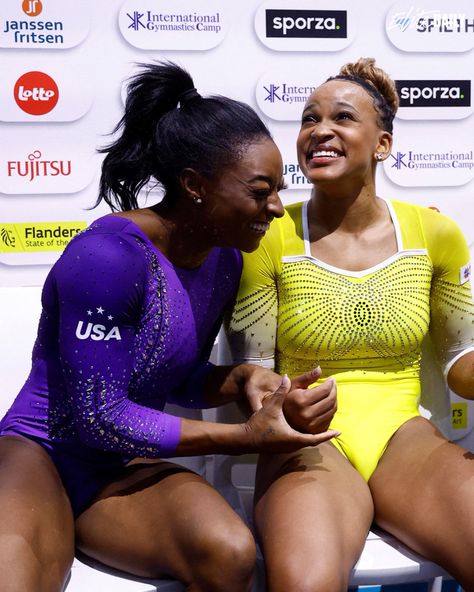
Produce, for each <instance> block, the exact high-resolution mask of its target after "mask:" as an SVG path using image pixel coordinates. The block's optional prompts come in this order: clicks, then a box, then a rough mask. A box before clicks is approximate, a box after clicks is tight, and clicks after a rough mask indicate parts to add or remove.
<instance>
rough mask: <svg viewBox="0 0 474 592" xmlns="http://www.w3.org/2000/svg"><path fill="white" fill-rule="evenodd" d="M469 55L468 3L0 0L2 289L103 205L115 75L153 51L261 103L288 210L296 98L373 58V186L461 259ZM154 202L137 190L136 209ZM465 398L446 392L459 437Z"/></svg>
mask: <svg viewBox="0 0 474 592" xmlns="http://www.w3.org/2000/svg"><path fill="white" fill-rule="evenodd" d="M473 49H474V3H472V0H449V2H448V0H430V1H429V2H426V1H424V0H399V1H397V2H392V1H389V0H361V1H360V2H357V3H354V2H349V0H265V1H260V0H239V1H238V2H229V0H108V1H107V2H94V1H93V0H2V1H1V2H0V66H1V72H2V84H1V85H0V133H1V138H2V141H1V142H0V285H3V286H21V285H40V284H42V283H43V281H44V279H45V277H46V274H47V272H48V271H49V269H50V267H51V265H52V264H53V263H54V261H56V259H57V258H58V256H59V255H60V253H61V250H62V249H63V248H64V246H65V245H66V244H67V242H68V241H69V240H70V239H71V238H72V237H73V236H74V235H75V234H76V233H77V232H80V231H81V230H82V229H83V228H84V227H85V226H86V225H87V224H88V223H90V222H91V221H92V220H93V219H94V218H96V217H98V216H100V215H103V214H104V213H106V212H107V211H108V210H107V209H106V208H105V207H98V208H95V209H91V206H93V204H94V202H95V200H96V196H97V186H98V179H99V173H100V163H101V158H102V157H101V156H100V155H99V154H98V153H97V151H96V149H97V148H98V147H100V146H103V145H105V144H107V143H108V141H109V139H110V137H109V136H108V134H110V132H111V131H112V129H113V127H114V125H115V124H116V123H117V121H118V120H119V118H120V116H121V114H122V109H123V97H124V88H125V86H124V85H125V80H126V79H127V77H129V76H130V75H131V74H133V73H134V72H136V69H137V64H139V63H141V62H149V61H151V60H158V59H166V60H172V61H175V62H177V63H179V64H180V65H182V66H184V67H186V68H188V69H189V71H190V72H191V74H192V75H193V77H194V79H195V82H196V86H197V88H198V90H199V92H200V93H201V94H226V95H230V96H232V97H234V98H236V99H239V100H242V101H246V102H248V103H250V104H251V105H252V106H254V107H255V108H256V109H257V110H258V111H259V113H260V114H261V116H262V118H263V119H264V120H265V121H266V123H267V124H268V125H269V127H270V129H271V130H272V132H273V134H274V137H275V140H276V142H277V143H278V145H279V146H280V148H281V151H282V154H283V158H284V166H285V178H286V182H287V185H288V189H287V190H285V191H283V192H282V198H283V201H284V203H287V204H288V203H291V202H295V201H299V200H302V199H306V198H307V197H308V196H309V191H310V186H309V184H308V182H307V181H306V179H305V178H304V176H303V175H302V173H301V171H300V169H299V166H298V163H297V160H296V154H295V140H296V135H297V131H298V125H299V124H298V122H299V118H300V113H301V111H302V107H303V105H304V103H305V101H306V99H307V97H308V96H309V95H310V93H311V92H312V90H313V89H314V88H315V87H316V86H317V85H318V84H320V83H321V82H322V81H324V80H325V79H326V78H327V77H328V76H330V75H334V74H336V73H337V71H338V69H339V67H340V66H341V65H342V64H344V63H346V62H348V61H354V60H356V59H357V58H359V57H361V56H371V57H375V58H376V60H377V62H378V64H379V65H380V66H381V67H383V68H384V69H386V70H387V71H388V72H389V73H390V74H391V75H392V76H393V78H394V79H395V80H396V82H397V87H398V90H399V94H400V99H401V106H400V110H399V113H398V116H397V118H396V121H395V131H394V146H393V153H392V155H391V156H390V158H389V159H387V160H386V161H385V162H384V163H383V165H382V166H380V167H379V170H378V190H379V194H380V195H384V196H387V197H393V198H397V199H401V200H405V201H411V202H415V203H419V204H422V205H425V206H430V207H434V208H437V209H439V210H440V211H442V212H444V213H446V214H448V215H450V216H451V217H452V218H454V220H456V222H457V223H458V224H459V225H460V226H461V228H462V230H463V232H464V233H465V236H466V238H467V240H468V243H469V245H470V250H471V253H472V252H473V250H474V229H473V221H474V196H473V190H474V181H473V179H474V140H473V138H474V117H473V105H472V83H473V77H474V55H473ZM236 125H238V122H236ZM159 197H160V195H159V192H157V191H156V188H155V187H146V188H145V189H144V191H143V204H146V203H153V202H154V201H156V200H158V199H159ZM147 200H148V201H147ZM94 330H95V329H94V327H93V324H90V326H85V327H84V328H83V332H84V334H85V333H87V332H88V331H94ZM107 335H108V337H104V338H113V335H112V334H111V333H108V334H107ZM471 407H472V406H471ZM471 407H470V408H469V411H468V409H467V407H466V403H465V402H463V401H462V400H459V401H458V400H457V399H454V406H453V418H454V419H455V421H454V422H453V427H454V428H456V429H457V430H458V432H459V434H460V435H461V434H462V433H464V432H465V431H466V430H467V429H468V428H470V425H471V423H472V421H471V419H469V418H468V415H469V417H470V414H471V411H473V410H472V409H471ZM473 413H474V411H473ZM468 419H469V421H468Z"/></svg>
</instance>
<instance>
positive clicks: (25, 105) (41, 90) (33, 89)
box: [13, 72, 59, 115]
mask: <svg viewBox="0 0 474 592" xmlns="http://www.w3.org/2000/svg"><path fill="white" fill-rule="evenodd" d="M13 94H14V97H15V101H16V104H17V105H18V107H20V109H21V110H22V111H24V112H25V113H29V114H30V115H45V114H46V113H49V112H50V111H52V110H53V109H54V108H55V107H56V103H57V102H58V99H59V89H58V85H57V84H56V82H54V80H53V79H52V78H51V76H48V75H47V74H45V73H44V72H27V73H26V74H23V76H20V78H18V80H17V81H16V84H15V89H14V91H13Z"/></svg>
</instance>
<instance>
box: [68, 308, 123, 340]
mask: <svg viewBox="0 0 474 592" xmlns="http://www.w3.org/2000/svg"><path fill="white" fill-rule="evenodd" d="M95 311H96V314H98V315H101V316H104V314H105V309H103V308H102V306H98V307H96V308H95ZM86 314H87V316H89V317H92V316H93V315H94V312H93V311H92V310H91V309H89V310H87V313H86ZM113 318H114V317H113V316H112V315H110V314H109V315H106V319H107V320H108V321H113ZM76 337H77V339H81V340H85V339H91V340H92V341H109V340H110V339H116V340H117V341H121V339H122V336H121V335H120V329H119V328H118V327H117V326H116V325H115V326H110V325H109V326H108V327H107V326H106V325H103V324H101V323H94V322H91V321H79V322H78V323H77V327H76Z"/></svg>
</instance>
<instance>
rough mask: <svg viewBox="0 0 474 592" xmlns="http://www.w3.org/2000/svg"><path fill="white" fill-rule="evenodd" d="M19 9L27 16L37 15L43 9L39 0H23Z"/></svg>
mask: <svg viewBox="0 0 474 592" xmlns="http://www.w3.org/2000/svg"><path fill="white" fill-rule="evenodd" d="M21 9H22V10H23V12H24V13H25V14H27V15H28V16H38V15H40V14H41V13H42V11H43V4H42V2H41V0H23V3H22V5H21Z"/></svg>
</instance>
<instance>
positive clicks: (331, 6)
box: [254, 0, 358, 52]
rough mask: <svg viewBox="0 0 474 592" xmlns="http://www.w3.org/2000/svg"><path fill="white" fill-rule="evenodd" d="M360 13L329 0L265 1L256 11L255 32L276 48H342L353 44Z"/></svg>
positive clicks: (311, 49)
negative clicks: (315, 0) (315, 1)
mask: <svg viewBox="0 0 474 592" xmlns="http://www.w3.org/2000/svg"><path fill="white" fill-rule="evenodd" d="M357 19H358V14H357V11H356V9H355V8H354V7H353V6H345V5H344V4H342V6H338V5H337V4H335V3H334V2H330V1H329V0H319V1H318V2H317V7H315V3H314V0H296V1H295V2H292V1H291V0H265V1H264V2H262V4H261V5H260V6H259V7H258V9H257V11H256V13H255V21H254V23H255V32H256V34H257V36H258V38H259V39H260V41H261V42H262V43H263V45H265V46H266V47H269V48H270V49H273V50H274V51H285V52H286V51H322V52H328V51H339V50H342V49H344V48H346V47H347V46H348V45H350V44H351V43H352V41H353V40H354V38H355V35H356V33H357Z"/></svg>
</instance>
